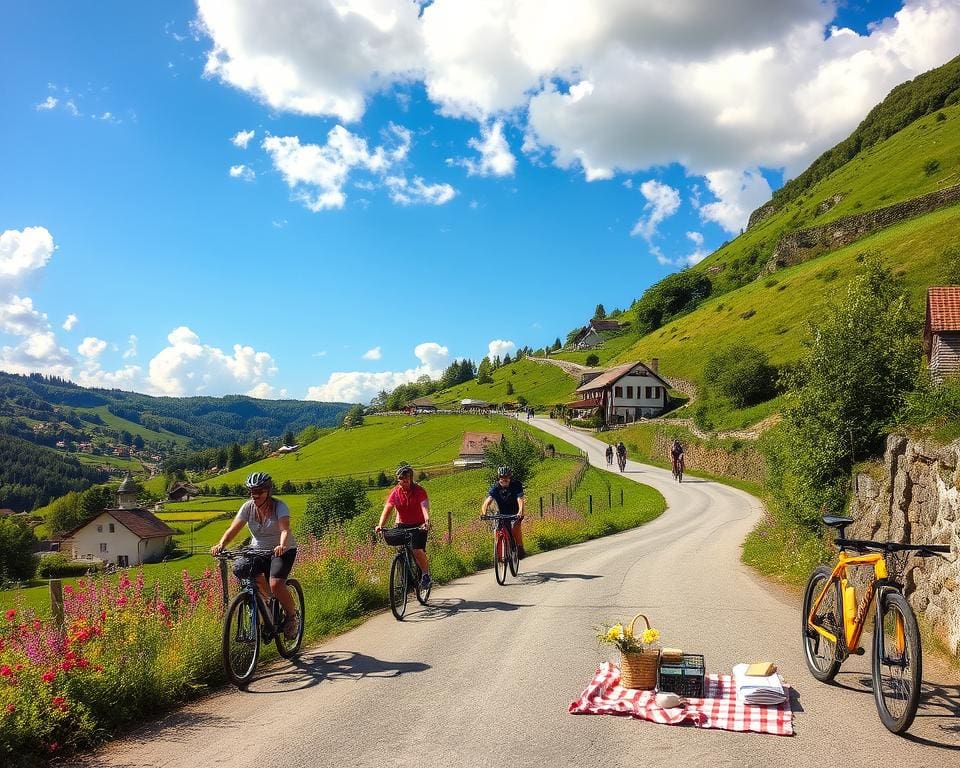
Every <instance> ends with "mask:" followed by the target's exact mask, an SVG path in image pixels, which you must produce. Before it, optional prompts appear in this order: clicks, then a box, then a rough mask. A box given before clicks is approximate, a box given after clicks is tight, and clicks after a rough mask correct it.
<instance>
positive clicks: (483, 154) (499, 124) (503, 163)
mask: <svg viewBox="0 0 960 768" xmlns="http://www.w3.org/2000/svg"><path fill="white" fill-rule="evenodd" d="M467 144H468V145H469V146H470V147H472V148H473V149H475V150H477V152H479V153H480V158H479V159H473V158H464V159H462V160H459V161H455V162H457V163H458V164H459V165H462V166H463V167H464V168H466V169H467V173H468V174H469V175H471V176H473V175H476V176H512V175H513V171H514V169H515V168H516V166H517V158H516V157H514V155H513V153H512V152H511V151H510V145H509V144H508V143H507V138H506V136H504V135H503V121H502V120H496V121H494V122H493V123H492V124H490V125H488V126H483V127H481V129H480V138H479V139H470V140H469V141H468V142H467Z"/></svg>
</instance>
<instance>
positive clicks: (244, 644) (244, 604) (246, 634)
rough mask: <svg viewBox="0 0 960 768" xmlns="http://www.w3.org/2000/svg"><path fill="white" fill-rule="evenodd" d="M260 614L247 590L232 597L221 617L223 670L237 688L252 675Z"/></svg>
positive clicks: (256, 656) (258, 656)
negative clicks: (224, 613)
mask: <svg viewBox="0 0 960 768" xmlns="http://www.w3.org/2000/svg"><path fill="white" fill-rule="evenodd" d="M259 623H260V616H259V614H258V613H257V605H256V600H255V599H254V597H253V595H251V594H250V593H249V592H241V593H240V594H239V595H237V596H236V597H234V598H233V600H232V601H231V603H230V606H229V607H228V608H227V613H226V615H225V616H224V617H223V646H222V653H223V670H224V672H226V674H227V679H228V680H229V681H230V682H231V683H233V684H234V685H235V686H237V688H240V689H241V690H242V689H244V688H246V687H247V684H248V683H249V682H250V680H251V679H252V678H253V673H254V670H255V669H256V668H257V661H258V660H259V658H260V627H259V626H258V625H259Z"/></svg>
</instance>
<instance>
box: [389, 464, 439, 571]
mask: <svg viewBox="0 0 960 768" xmlns="http://www.w3.org/2000/svg"><path fill="white" fill-rule="evenodd" d="M393 509H395V510H396V511H397V517H396V525H397V527H398V528H409V529H410V532H411V535H412V536H413V539H412V541H411V542H410V543H411V549H413V557H414V559H415V560H416V561H417V565H419V566H420V570H421V571H422V572H423V577H422V578H421V579H420V588H421V589H426V588H427V587H429V586H430V562H429V561H428V560H427V552H426V549H427V531H428V530H429V529H430V501H429V500H428V499H427V492H426V490H425V489H424V487H423V486H422V485H418V484H417V483H415V482H414V481H413V467H411V466H410V465H409V464H401V465H400V466H399V467H397V487H396V488H394V489H393V490H392V491H391V492H390V495H389V496H388V497H387V501H386V503H385V504H384V505H383V512H382V513H381V515H380V522H379V523H378V524H377V532H378V533H379V532H380V531H382V530H383V524H384V523H385V522H386V521H387V515H389V514H390V510H393Z"/></svg>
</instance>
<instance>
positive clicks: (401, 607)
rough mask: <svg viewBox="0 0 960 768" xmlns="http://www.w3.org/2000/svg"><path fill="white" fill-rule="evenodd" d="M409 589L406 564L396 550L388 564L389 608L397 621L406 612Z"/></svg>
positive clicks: (401, 618) (401, 619) (400, 619)
mask: <svg viewBox="0 0 960 768" xmlns="http://www.w3.org/2000/svg"><path fill="white" fill-rule="evenodd" d="M409 591H410V590H409V588H408V585H407V564H406V563H405V562H404V561H403V555H402V554H400V553H399V552H397V554H396V555H394V556H393V564H392V565H391V566H390V610H391V611H393V617H394V618H395V619H396V620H397V621H403V615H404V614H405V613H406V612H407V594H408V593H409Z"/></svg>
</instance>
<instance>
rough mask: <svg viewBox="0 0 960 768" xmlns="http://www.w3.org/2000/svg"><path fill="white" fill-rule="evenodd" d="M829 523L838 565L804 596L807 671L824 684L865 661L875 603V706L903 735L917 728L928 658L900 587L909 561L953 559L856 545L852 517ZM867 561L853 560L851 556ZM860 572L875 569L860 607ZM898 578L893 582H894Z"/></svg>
mask: <svg viewBox="0 0 960 768" xmlns="http://www.w3.org/2000/svg"><path fill="white" fill-rule="evenodd" d="M823 522H824V523H826V524H827V525H828V526H830V527H831V528H835V529H836V531H837V537H836V540H835V542H834V543H835V544H836V545H837V547H838V548H839V550H840V551H839V554H838V558H837V564H836V565H835V566H834V567H833V569H832V570H831V569H830V568H828V567H827V566H824V565H821V566H819V567H818V568H816V569H815V570H814V572H813V573H812V574H811V575H810V580H809V581H808V582H807V588H806V591H805V592H804V595H803V623H802V630H803V650H804V658H805V659H806V662H807V667H808V668H809V669H810V674H812V675H813V676H814V677H815V678H816V679H817V680H819V681H820V682H829V681H831V680H833V678H834V677H835V676H836V674H837V672H838V670H839V669H840V665H841V664H842V663H843V662H844V661H846V660H847V659H848V658H849V657H850V656H851V655H857V656H860V655H863V653H864V650H863V648H861V647H860V637H861V635H862V633H863V630H864V627H865V625H866V622H867V616H868V614H869V611H870V603H871V601H874V597H876V600H875V601H874V605H875V610H874V623H873V643H872V649H871V670H872V676H873V698H874V701H875V703H876V705H877V712H878V713H879V714H880V720H881V721H882V722H883V724H884V726H885V727H886V728H887V730H889V731H891V732H892V733H898V734H899V733H903V732H905V731H906V730H907V729H908V728H909V727H910V725H911V724H912V723H913V719H914V717H915V716H916V714H917V707H918V705H919V703H920V684H921V680H922V675H923V658H922V650H921V647H920V633H919V630H918V629H917V619H916V616H914V613H913V609H911V608H910V604H909V603H908V602H907V599H906V597H904V595H903V585H901V584H900V582H899V581H898V580H897V574H898V573H899V572H900V571H902V569H903V565H904V564H905V563H906V559H907V555H906V554H904V553H909V552H913V553H916V554H917V555H918V556H919V557H928V556H931V555H938V554H942V553H948V552H949V551H950V547H948V546H941V545H935V544H900V543H898V542H892V541H886V542H884V541H869V540H863V539H848V538H847V537H846V527H847V526H848V525H850V524H851V523H852V522H853V520H852V519H851V518H849V517H840V516H836V515H825V516H824V517H823ZM848 549H849V550H853V551H854V552H858V553H860V554H858V555H855V556H853V557H851V556H849V555H847V553H846V550H848ZM853 566H872V567H873V574H872V576H871V578H870V581H869V582H868V583H867V585H866V587H865V591H864V592H863V594H862V596H861V597H860V599H859V601H858V600H857V595H856V591H855V589H854V587H853V586H852V585H850V583H849V581H848V578H847V569H849V568H851V567H853ZM891 574H893V575H891Z"/></svg>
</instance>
